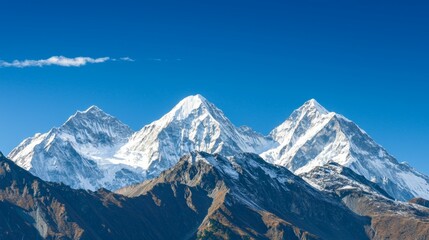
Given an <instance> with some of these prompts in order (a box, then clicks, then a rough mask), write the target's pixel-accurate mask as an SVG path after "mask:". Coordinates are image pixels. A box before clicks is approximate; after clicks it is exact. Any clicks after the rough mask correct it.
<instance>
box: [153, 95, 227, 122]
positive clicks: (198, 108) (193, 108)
mask: <svg viewBox="0 0 429 240" xmlns="http://www.w3.org/2000/svg"><path fill="white" fill-rule="evenodd" d="M190 115H194V116H195V115H199V116H202V115H210V116H211V117H214V118H215V119H216V118H220V119H221V120H222V121H224V120H227V119H226V117H225V116H224V114H223V112H222V111H221V110H220V109H218V108H217V107H216V106H215V105H214V104H212V103H210V102H209V101H208V100H207V99H206V98H204V97H203V96H201V95H200V94H196V95H191V96H188V97H186V98H184V99H182V100H181V101H180V102H179V103H178V104H177V105H176V106H174V108H173V109H172V110H171V111H170V112H168V113H167V114H166V115H165V116H164V117H163V118H161V120H166V121H169V122H170V121H172V120H183V119H185V118H187V117H189V116H190Z"/></svg>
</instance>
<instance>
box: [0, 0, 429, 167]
mask: <svg viewBox="0 0 429 240" xmlns="http://www.w3.org/2000/svg"><path fill="white" fill-rule="evenodd" d="M428 12H429V3H428V2H427V1H412V0H411V1H357V0H350V1H344V0H341V1H329V0H326V1H325V0H312V1H309V0H299V1H298V0H296V1H249V0H247V1H231V0H230V1H219V0H217V1H208V0H207V1H188V0H182V1H163V0H157V1H141V0H140V1H80V0H73V1H58V0H56V1H45V0H39V1H20V0H17V1H16V0H15V1H11V0H5V1H1V3H0V22H1V24H0V35H1V36H0V59H1V60H4V61H13V60H15V59H17V60H24V59H46V58H49V57H51V56H54V55H64V56H66V57H78V56H86V57H93V58H97V57H105V56H108V57H112V58H119V57H126V56H128V57H131V58H133V59H134V60H135V61H134V62H125V61H116V62H112V61H109V62H105V63H99V64H90V65H86V66H82V67H58V66H46V67H42V68H40V67H32V68H0V90H1V92H0V111H1V112H0V149H1V150H2V151H3V152H5V153H8V152H9V151H10V150H11V149H12V148H13V147H14V146H16V145H17V144H18V143H19V142H20V141H21V140H23V139H24V138H26V137H29V136H32V135H33V134H34V133H36V132H46V131H48V130H49V129H50V128H51V127H53V126H59V125H61V124H62V123H63V122H64V121H65V120H66V119H67V118H68V117H69V116H70V115H71V114H73V113H74V112H75V111H76V110H78V109H80V110H84V109H86V108H87V107H89V106H90V105H92V104H95V105H98V106H99V107H101V108H102V109H104V110H105V111H106V112H108V113H110V114H112V115H114V116H117V117H118V118H119V119H121V120H122V121H123V122H125V123H127V124H129V125H130V126H131V127H132V128H133V129H135V130H137V129H139V128H141V127H142V126H143V125H145V124H147V123H149V122H151V121H153V120H156V119H158V118H159V117H161V116H162V115H163V114H164V113H166V112H167V111H168V110H170V108H172V107H173V106H174V105H175V104H176V103H177V102H178V101H179V100H180V99H182V98H183V97H185V96H187V95H191V94H195V93H200V94H202V95H204V96H205V97H206V98H207V99H209V100H210V101H212V102H213V103H215V104H216V105H217V106H218V107H219V108H221V109H222V110H223V111H224V112H225V114H226V115H227V116H228V117H229V118H230V119H231V121H232V122H233V123H235V124H236V125H242V124H245V125H248V126H250V127H252V128H254V129H255V130H257V131H259V132H262V133H264V134H267V133H268V132H269V131H270V130H271V129H272V128H274V127H275V126H277V125H278V124H280V123H281V122H283V121H284V120H285V119H286V118H287V117H288V116H289V114H290V113H291V112H292V111H293V109H295V108H297V107H299V106H300V105H301V104H302V103H304V102H305V101H306V100H308V99H310V98H315V99H317V100H318V101H319V102H320V103H321V104H322V105H324V106H325V107H326V108H328V109H329V110H332V111H336V112H339V113H341V114H343V115H345V116H347V117H348V118H350V119H352V120H353V121H355V122H356V123H357V124H359V125H360V126H361V127H362V128H363V129H365V130H366V131H367V132H368V133H369V134H370V135H371V136H372V137H373V138H374V139H375V140H376V141H377V142H379V143H380V144H381V145H383V146H384V147H385V148H386V149H387V150H388V151H389V152H390V153H392V154H393V155H394V156H396V157H397V158H398V160H399V161H408V162H409V163H411V165H413V166H414V167H415V168H417V169H419V170H421V171H423V172H425V173H427V174H428V173H429V164H428V156H429V124H428V120H429V107H428V103H429V94H428V93H429V83H428V81H429V44H428V43H429V15H428Z"/></svg>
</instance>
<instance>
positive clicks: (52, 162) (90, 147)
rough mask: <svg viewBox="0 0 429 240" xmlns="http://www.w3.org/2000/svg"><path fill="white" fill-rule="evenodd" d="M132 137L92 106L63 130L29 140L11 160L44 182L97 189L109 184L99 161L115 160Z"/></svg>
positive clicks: (52, 131) (76, 116)
mask: <svg viewBox="0 0 429 240" xmlns="http://www.w3.org/2000/svg"><path fill="white" fill-rule="evenodd" d="M132 133H133V131H132V130H131V129H130V128H129V127H128V126H127V125H125V124H123V123H122V122H121V121H119V120H118V119H116V118H115V117H113V116H111V115H109V114H107V113H105V112H103V111H102V110H101V109H99V108H98V107H96V106H91V107H90V108H88V109H87V110H85V111H77V112H76V113H75V114H73V115H72V116H71V117H69V118H68V120H67V121H66V122H65V123H64V124H62V125H61V126H60V127H58V128H52V129H51V130H50V131H49V132H47V133H44V134H37V135H35V136H34V137H31V138H27V139H25V140H24V141H23V142H21V144H20V145H19V146H17V147H16V148H15V149H13V150H12V152H10V153H9V155H8V157H9V158H10V159H11V160H12V161H14V162H15V163H16V164H18V165H19V166H20V167H22V168H24V169H26V170H29V171H30V172H31V173H33V174H35V175H37V176H38V177H40V178H42V179H44V180H47V181H53V182H63V183H66V184H68V185H70V186H72V187H73V188H85V189H96V188H97V187H101V186H105V185H102V184H106V181H105V180H103V179H102V178H104V176H103V173H102V172H101V171H100V168H99V167H100V166H98V165H97V162H96V161H99V160H100V159H107V158H109V157H111V156H112V155H113V153H114V152H115V151H116V150H117V149H118V148H119V147H120V146H122V145H124V144H125V143H126V141H127V140H128V138H129V137H130V136H131V135H132ZM103 164H104V162H103ZM112 180H114V179H113V178H112Z"/></svg>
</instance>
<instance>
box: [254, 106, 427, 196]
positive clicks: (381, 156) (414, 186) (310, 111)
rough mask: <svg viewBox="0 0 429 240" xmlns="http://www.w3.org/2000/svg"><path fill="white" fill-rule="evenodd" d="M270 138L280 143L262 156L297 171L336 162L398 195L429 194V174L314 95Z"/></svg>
mask: <svg viewBox="0 0 429 240" xmlns="http://www.w3.org/2000/svg"><path fill="white" fill-rule="evenodd" d="M270 136H271V137H272V138H273V139H274V140H275V141H277V142H278V144H279V145H278V147H275V148H272V149H270V150H268V151H266V152H264V153H262V154H261V156H262V157H263V158H264V159H265V160H267V161H268V162H271V163H274V164H277V165H281V166H286V167H287V168H288V169H289V170H291V171H293V172H294V173H295V174H301V173H305V172H309V171H311V170H312V169H314V168H315V167H318V166H323V165H325V164H326V163H328V162H330V161H332V162H336V163H338V164H340V165H343V166H345V167H349V168H351V169H352V170H353V171H355V172H356V173H358V174H360V175H363V176H364V177H365V178H367V179H368V180H370V181H372V182H375V183H377V184H379V185H380V186H381V187H382V188H383V189H384V190H386V191H387V192H388V193H389V195H391V196H392V197H394V198H396V199H399V200H408V199H410V198H412V196H422V197H424V198H429V177H427V176H425V175H423V174H421V173H419V172H417V171H416V170H414V169H413V168H411V167H410V166H408V165H406V164H402V163H399V162H398V161H397V160H396V159H395V158H394V157H393V156H391V155H390V154H389V153H388V152H387V151H386V150H385V149H384V148H383V147H381V146H380V145H379V144H377V143H376V142H375V141H374V140H373V139H372V138H371V137H370V136H369V135H368V134H367V133H366V132H365V131H363V130H362V129H361V128H359V127H358V126H357V125H356V124H355V123H353V122H352V121H350V120H348V119H347V118H345V117H344V116H342V115H340V114H337V113H334V112H329V111H328V110H326V109H325V108H324V107H322V106H321V105H320V104H319V103H318V102H317V101H316V100H314V99H312V100H309V101H307V102H306V103H305V104H304V105H303V106H301V107H300V108H298V109H297V110H295V111H294V112H293V113H292V114H291V115H290V117H289V118H288V119H287V120H286V121H285V122H284V123H282V124H281V125H280V126H278V127H277V128H275V129H274V130H273V131H272V132H271V133H270Z"/></svg>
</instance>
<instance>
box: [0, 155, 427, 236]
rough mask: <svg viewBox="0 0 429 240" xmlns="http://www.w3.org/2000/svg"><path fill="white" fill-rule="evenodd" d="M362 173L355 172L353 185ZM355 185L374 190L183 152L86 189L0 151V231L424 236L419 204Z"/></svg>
mask: <svg viewBox="0 0 429 240" xmlns="http://www.w3.org/2000/svg"><path fill="white" fill-rule="evenodd" d="M336 168H338V165H336ZM317 169H319V168H317ZM323 172H325V171H323ZM351 173H352V172H351ZM313 174H316V173H313ZM316 175H317V174H316ZM330 176H338V175H330ZM345 176H346V177H345V178H346V179H347V178H350V179H358V182H359V181H360V180H362V179H364V178H362V177H361V178H359V177H357V175H356V176H355V175H353V174H350V173H347V174H346V175H345ZM350 176H353V177H350ZM314 179H317V178H314ZM323 179H325V178H323ZM359 179H360V180H359ZM353 181H355V180H353ZM365 183H368V182H365V180H362V182H360V183H359V184H358V185H362V186H364V185H365ZM369 183H370V182H369ZM313 186H316V183H313ZM322 186H324V185H323V184H322V185H320V187H318V188H322ZM365 188H367V189H365V191H368V193H369V194H368V195H370V196H371V197H374V196H375V197H374V198H373V199H371V201H369V200H368V199H369V198H366V197H365V196H366V195H365V194H362V192H359V191H356V192H353V191H352V192H350V193H344V192H343V193H344V194H339V195H337V194H333V193H334V192H337V190H338V189H335V188H328V187H327V188H325V189H322V190H318V189H317V188H314V187H312V186H311V185H309V184H308V183H307V182H306V181H304V180H302V179H301V178H300V177H298V176H295V175H293V174H292V173H291V172H290V171H288V170H287V169H286V168H284V167H280V166H275V165H272V164H269V163H267V162H265V161H264V160H263V159H261V158H260V157H259V156H257V155H255V154H239V155H237V156H234V157H229V158H226V157H222V156H220V155H210V154H207V153H202V152H193V153H191V154H189V155H187V156H185V157H183V158H182V159H181V160H180V161H178V163H177V164H176V165H175V166H174V167H173V168H171V169H169V170H167V171H165V172H163V173H161V174H160V176H158V177H156V178H154V179H151V180H148V181H146V182H143V183H141V184H137V185H133V186H129V187H126V188H123V189H120V190H118V193H119V194H115V193H112V192H109V191H107V190H104V189H101V190H98V191H97V192H92V191H86V190H75V189H72V188H70V187H68V186H66V185H63V184H56V183H47V182H45V181H43V180H41V179H40V178H37V177H34V176H33V175H31V174H30V173H29V172H27V171H26V170H24V169H22V168H20V167H18V166H17V165H15V163H13V162H12V161H10V160H8V159H6V158H5V157H4V156H3V155H2V154H1V153H0V216H1V218H0V238H1V239H42V238H43V239H123V240H126V239H328V240H329V239H387V238H390V239H425V238H427V236H429V235H428V234H429V233H428V231H427V229H428V228H429V216H428V209H427V208H425V207H420V208H419V207H418V205H416V204H411V203H401V204H397V206H395V203H397V202H394V201H392V200H390V199H389V198H388V196H384V195H383V194H384V192H383V190H381V189H380V188H378V187H377V186H376V185H372V184H371V183H370V185H367V186H366V187H365ZM343 190H345V191H347V190H346V189H343ZM343 190H338V191H339V192H341V191H343ZM349 190H350V189H349ZM360 206H363V207H360ZM392 207H396V208H393V209H392ZM380 209H381V210H380ZM392 224H393V225H392ZM392 226H393V227H394V231H392ZM404 236H406V237H405V238H401V237H404ZM398 237H399V238H398Z"/></svg>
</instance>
